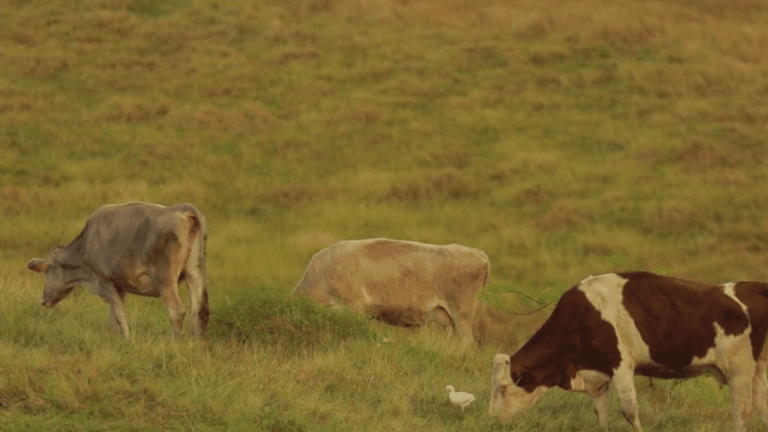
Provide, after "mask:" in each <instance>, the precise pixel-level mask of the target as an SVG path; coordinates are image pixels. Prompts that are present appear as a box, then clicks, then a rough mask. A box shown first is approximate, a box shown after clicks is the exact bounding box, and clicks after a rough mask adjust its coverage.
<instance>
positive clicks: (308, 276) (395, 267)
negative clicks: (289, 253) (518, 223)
mask: <svg viewBox="0 0 768 432" xmlns="http://www.w3.org/2000/svg"><path fill="white" fill-rule="evenodd" d="M489 272H490V262H489V260H488V256H487V255H486V254H485V253H484V252H483V251H481V250H479V249H475V248H470V247H466V246H461V245H456V244H451V245H445V246H438V245H432V244H426V243H417V242H411V241H400V240H390V239H383V238H378V239H368V240H347V241H341V242H339V243H336V244H333V245H331V246H329V247H327V248H325V249H323V250H321V251H320V252H318V253H317V254H315V256H313V257H312V259H311V260H310V262H309V265H308V266H307V269H306V271H305V272H304V277H302V279H301V281H300V282H299V284H298V285H296V287H295V288H294V289H293V291H292V292H291V294H292V295H301V296H306V297H308V298H310V299H312V300H314V301H315V302H317V303H319V304H325V305H333V306H345V307H348V308H351V309H352V310H355V311H357V312H360V313H364V314H367V315H370V316H372V317H375V318H377V319H380V320H382V321H384V322H387V323H389V324H394V325H403V326H417V325H421V324H423V323H425V322H428V321H433V320H434V321H437V322H440V323H441V324H443V325H446V326H448V328H449V329H450V328H455V330H456V332H457V334H458V336H459V337H460V338H461V340H462V342H463V343H464V344H465V345H467V344H469V343H470V342H472V340H473V336H472V326H473V315H474V313H475V309H476V303H477V302H479V301H480V300H479V299H478V294H479V293H480V292H481V291H482V289H483V287H484V286H485V284H486V281H487V280H488V273H489Z"/></svg>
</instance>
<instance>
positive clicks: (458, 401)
mask: <svg viewBox="0 0 768 432" xmlns="http://www.w3.org/2000/svg"><path fill="white" fill-rule="evenodd" d="M445 389H446V390H448V399H450V400H451V403H452V404H454V405H457V406H460V407H461V412H464V407H467V406H469V404H471V403H472V402H474V401H475V396H474V395H472V394H469V393H465V392H457V391H456V389H455V388H453V386H452V385H449V386H448V387H446V388H445Z"/></svg>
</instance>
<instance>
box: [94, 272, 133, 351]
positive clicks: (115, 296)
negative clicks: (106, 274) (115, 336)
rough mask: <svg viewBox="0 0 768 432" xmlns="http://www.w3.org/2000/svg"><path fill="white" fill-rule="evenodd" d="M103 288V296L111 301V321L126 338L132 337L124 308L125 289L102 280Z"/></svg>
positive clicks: (113, 326)
mask: <svg viewBox="0 0 768 432" xmlns="http://www.w3.org/2000/svg"><path fill="white" fill-rule="evenodd" d="M101 290H102V293H103V295H102V297H103V298H104V300H106V301H107V302H108V303H109V323H110V324H112V328H114V329H115V330H117V331H119V332H121V333H122V334H123V336H125V337H126V338H129V337H131V331H130V330H128V320H127V319H126V318H125V309H124V308H123V300H124V299H125V291H123V290H119V289H117V287H115V285H114V284H113V283H111V282H107V281H102V282H101Z"/></svg>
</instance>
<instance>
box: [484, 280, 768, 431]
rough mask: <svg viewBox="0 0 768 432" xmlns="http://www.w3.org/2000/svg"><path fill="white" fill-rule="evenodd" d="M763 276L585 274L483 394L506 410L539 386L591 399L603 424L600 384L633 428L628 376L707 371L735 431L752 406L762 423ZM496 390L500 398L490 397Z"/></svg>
mask: <svg viewBox="0 0 768 432" xmlns="http://www.w3.org/2000/svg"><path fill="white" fill-rule="evenodd" d="M767 334H768V284H765V283H759V282H734V283H727V284H724V285H719V286H716V285H706V284H703V283H699V282H693V281H687V280H682V279H675V278H671V277H666V276H659V275H655V274H652V273H646V272H635V273H619V274H615V273H610V274H604V275H600V276H595V277H589V278H587V279H585V280H583V281H582V282H581V283H580V284H578V285H576V286H575V287H573V288H571V289H570V290H568V291H566V292H565V294H563V296H562V297H561V298H560V301H559V302H558V303H557V306H556V307H555V310H554V311H553V312H552V315H551V316H550V317H549V319H548V320H547V321H546V322H545V323H544V325H543V326H542V327H541V328H540V329H539V331H538V332H536V333H535V334H534V335H533V337H532V338H531V339H530V340H529V341H528V342H527V343H526V344H525V345H524V346H523V347H522V348H520V350H519V351H517V352H516V353H515V354H514V355H512V357H511V359H510V375H509V379H508V380H505V379H503V377H500V378H499V382H500V384H499V385H498V386H497V388H495V389H494V394H493V395H492V398H491V407H490V411H491V412H496V411H498V410H500V409H501V410H502V418H508V417H510V416H512V415H514V414H516V413H518V412H519V411H521V410H523V409H525V408H526V407H528V406H530V405H531V404H532V403H533V402H535V401H536V399H538V398H539V397H540V396H541V395H542V394H543V393H544V392H545V391H546V390H547V389H549V388H552V387H560V388H562V389H565V390H571V391H576V392H584V393H586V394H588V395H589V396H590V397H592V401H593V403H594V406H595V411H596V412H597V415H598V419H599V422H600V425H601V426H603V427H606V424H607V417H608V394H609V387H610V386H611V385H614V386H615V387H616V390H617V393H618V395H619V399H620V404H621V411H622V414H623V415H624V417H625V418H626V419H627V420H628V421H629V422H630V423H631V424H632V426H633V427H634V429H635V430H636V431H639V430H641V426H640V418H639V415H638V404H637V397H636V393H635V387H634V380H633V376H634V375H644V376H648V377H657V378H689V377H694V376H698V375H700V374H705V373H706V374H709V375H712V376H713V377H714V378H715V379H716V380H718V381H719V382H720V383H722V384H728V386H729V388H730V392H731V399H732V401H733V406H732V416H733V420H734V423H735V430H736V431H746V422H747V420H748V419H749V416H750V413H751V410H752V407H753V406H754V407H755V408H756V409H757V411H758V413H759V414H760V418H761V420H762V421H763V423H764V424H765V425H766V426H768V381H766V375H765V371H766V362H768V344H766V343H765V342H766V335H767ZM496 393H498V394H501V397H494V396H495V395H496Z"/></svg>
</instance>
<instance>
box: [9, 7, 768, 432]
mask: <svg viewBox="0 0 768 432" xmlns="http://www.w3.org/2000/svg"><path fill="white" fill-rule="evenodd" d="M766 29H768V8H767V7H766V4H765V2H762V1H744V2H736V3H733V2H731V3H724V2H716V1H708V2H692V3H679V2H667V1H618V0H615V1H613V0H612V1H601V2H591V1H589V2H577V3H572V2H544V3H537V2H516V3H514V4H504V3H499V2H492V1H490V0H478V1H473V2H466V1H438V0H426V1H420V2H417V1H388V0H387V1H363V0H318V1H311V2H306V1H298V0H296V1H277V0H275V1H271V0H250V1H238V2H224V3H222V2H215V1H211V0H192V1H188V2H181V1H175V0H166V1H143V0H142V1H139V0H133V1H130V2H123V1H111V0H109V1H107V0H104V1H75V2H72V1H64V0H54V1H48V2H26V1H16V0H9V1H5V2H2V4H0V221H2V223H1V224H0V289H2V292H3V294H4V297H3V299H4V300H3V302H1V303H2V305H0V372H2V373H0V377H2V378H0V428H1V429H3V430H57V429H58V430H160V429H187V430H254V429H257V430H353V431H354V430H366V429H372V428H376V429H394V430H401V429H407V430H410V429H419V430H427V431H429V430H440V431H443V430H459V429H462V430H463V429H476V430H515V431H528V430H530V431H533V430H545V431H546V430H561V429H571V430H593V429H594V428H595V427H596V419H595V418H594V416H593V414H592V409H591V407H590V405H589V401H588V400H587V398H585V397H583V396H580V395H572V394H566V393H564V392H559V391H557V390H553V391H550V392H549V393H547V394H546V395H545V396H544V398H543V399H542V400H541V401H540V402H538V403H537V404H536V405H535V406H534V407H533V409H532V410H530V411H529V412H528V413H526V414H525V415H523V416H521V417H520V418H519V419H516V420H513V421H512V422H510V423H508V424H505V425H503V424H501V423H499V422H498V421H497V420H496V419H493V418H489V417H487V416H486V415H485V412H486V411H487V406H488V397H489V395H488V392H489V389H488V388H487V387H488V383H489V381H490V379H489V375H490V361H491V359H492V357H493V354H495V352H496V351H497V350H503V351H505V352H510V351H512V350H514V349H515V347H504V348H497V347H481V348H472V349H470V350H468V351H466V352H461V350H460V347H459V346H457V344H456V343H455V341H445V340H444V337H443V335H442V334H441V333H440V331H439V330H436V329H426V330H425V331H408V330H406V329H393V328H389V327H384V326H380V325H378V324H377V323H367V322H360V321H359V320H354V319H353V318H351V317H346V318H345V317H344V315H343V314H342V315H338V314H331V313H330V312H327V311H323V310H317V309H315V308H312V307H311V306H310V305H306V304H304V305H299V304H298V303H291V302H285V301H284V300H282V295H284V294H286V293H288V292H289V291H290V290H291V289H292V288H293V286H294V285H295V284H296V283H297V282H298V281H299V280H300V278H301V276H302V272H303V270H304V268H305V267H306V265H307V263H308V262H309V259H310V258H311V257H312V255H313V254H314V253H316V252H317V251H318V250H320V249H321V248H323V247H325V246H327V245H329V244H332V243H334V242H336V241H339V240H343V239H352V238H368V237H392V238H400V239H407V240H415V241H423V242H430V243H460V244H465V245H468V246H473V247H478V248H480V249H483V250H484V251H485V252H486V253H487V254H488V255H489V257H490V259H491V278H490V285H489V287H488V292H487V293H486V294H487V295H486V297H487V298H488V299H489V301H491V302H492V303H494V304H495V305H497V306H499V307H501V308H503V309H505V310H507V311H509V312H515V311H519V310H530V308H531V307H532V306H533V305H532V304H531V303H530V302H525V301H522V300H519V299H518V298H517V297H516V296H513V295H511V294H502V293H504V292H506V291H510V290H515V291H520V292H523V293H525V294H527V295H530V296H532V297H535V298H540V299H543V300H546V301H555V300H556V299H557V298H558V297H559V295H560V294H561V293H562V292H563V291H564V290H565V289H567V288H568V287H570V286H572V285H573V284H575V283H576V282H578V281H579V280H581V279H583V278H584V277H586V276H588V275H590V274H599V273H604V272H609V271H617V270H632V269H643V270H651V271H657V272H662V273H665V274H669V275H674V276H679V277H687V278H693V279H699V280H703V281H708V282H725V281H731V280H745V279H749V280H768V276H766V268H768V253H766V252H767V251H768V218H766V217H765V213H766V209H768V194H766V193H765V185H766V182H767V181H768V162H767V161H768V142H767V141H766V137H768V126H766V125H768V106H767V105H766V103H765V100H766V99H768V57H766V55H765V53H766V52H768V30H766ZM131 200H142V201H151V202H158V203H164V204H170V203H174V202H182V201H189V202H193V203H195V204H196V205H197V206H198V207H199V208H200V209H201V210H202V211H203V212H204V213H205V214H206V216H207V217H208V220H209V230H210V232H209V241H208V275H209V288H210V295H211V308H212V322H211V331H210V332H209V334H208V335H207V336H206V337H205V338H204V339H203V340H202V341H193V340H190V339H187V338H182V340H181V341H179V342H178V343H175V344H174V343H171V342H170V336H169V334H170V331H169V328H168V327H169V325H168V323H167V318H166V311H165V309H164V307H163V306H162V304H161V303H160V302H159V301H157V300H154V299H144V298H136V297H129V298H128V301H127V311H126V313H127V314H128V319H129V325H130V326H131V330H132V335H133V338H132V339H131V340H130V341H128V342H126V341H123V340H121V339H120V338H119V336H118V335H116V334H114V333H113V332H111V331H109V330H108V325H107V306H106V305H105V304H104V303H103V302H102V301H101V300H100V299H98V298H97V297H95V296H91V295H89V294H87V293H85V292H82V293H76V294H73V295H72V296H71V297H70V298H68V299H66V300H65V301H64V302H62V303H61V304H60V305H58V306H57V308H56V309H53V310H44V309H43V308H41V307H39V305H38V304H37V299H38V298H39V295H40V294H41V291H42V284H43V281H42V278H41V277H40V276H39V275H35V274H32V273H30V272H28V271H27V270H26V268H25V267H24V263H25V262H26V261H27V260H29V259H30V258H32V257H36V256H38V257H39V256H43V255H44V254H45V253H46V251H47V250H49V249H50V247H51V246H53V245H54V244H66V243H67V242H69V241H70V240H71V239H72V238H74V236H75V235H77V233H78V232H79V230H80V229H81V228H82V226H83V224H84V222H85V219H86V218H87V216H88V215H89V214H90V213H91V212H92V211H93V210H95V209H96V208H97V207H98V206H100V205H102V204H105V203H117V202H125V201H131ZM249 309H252V310H253V313H249ZM326 314H328V315H326ZM545 316H546V315H545V313H543V314H542V315H541V316H540V317H538V318H530V319H528V320H527V321H526V320H522V319H521V320H520V322H517V321H516V322H514V323H511V324H510V325H511V326H514V327H515V328H516V329H517V330H519V333H520V335H519V337H518V338H517V340H525V338H527V337H528V336H529V335H530V333H531V331H532V328H533V327H532V324H531V322H532V321H536V320H537V319H541V320H543V318H544V317H545ZM302 317H309V318H307V320H308V321H303V320H304V318H302ZM348 319H349V320H351V321H347V320H348ZM282 324H285V325H282ZM235 325H240V326H243V328H244V329H253V330H242V331H241V333H242V334H246V333H247V334H249V335H250V336H251V337H253V339H251V340H248V341H246V342H244V343H242V342H239V341H238V338H237V337H233V336H232V331H233V330H232V329H233V327H232V326H235ZM228 326H229V327H228ZM265 328H266V329H271V331H273V333H274V335H275V337H274V338H273V339H269V338H268V337H266V336H265V337H264V338H260V337H257V336H258V335H259V334H260V333H259V332H260V331H261V329H265ZM255 329H259V330H255ZM318 329H323V330H322V331H319V330H318ZM333 329H336V330H333ZM342 330H344V331H342ZM348 330H349V331H350V332H348V333H345V332H346V331H348ZM283 331H285V333H283ZM385 338H387V339H392V342H390V343H383V342H382V341H383V340H384V339H385ZM283 339H284V342H283V343H282V345H281V344H280V343H276V342H275V341H279V340H283ZM286 341H287V342H286ZM302 344H304V345H302ZM447 384H453V385H454V386H456V388H457V389H461V390H465V391H470V392H472V393H474V394H475V395H476V396H478V401H477V402H476V404H475V405H474V406H472V407H471V408H470V409H469V410H468V411H467V412H466V413H464V414H461V413H460V412H458V411H457V410H455V409H453V408H454V407H452V406H450V405H448V403H447V397H446V395H445V394H444V393H443V391H442V388H443V387H445V385H447ZM672 385H673V383H671V382H666V383H665V382H659V381H656V382H654V386H653V388H648V387H647V381H645V380H641V379H639V380H638V389H639V393H640V404H641V418H642V421H643V422H644V424H645V426H646V428H647V429H648V430H671V431H675V430H686V431H688V430H698V431H714V430H721V429H722V428H727V427H730V424H729V423H730V420H729V414H728V408H729V399H728V395H727V390H726V389H719V388H717V386H716V385H714V383H713V382H710V381H707V380H706V379H697V380H692V381H689V382H685V383H683V384H680V385H677V386H675V387H674V388H673V387H672ZM668 398H669V400H667V399H668ZM614 403H615V401H614ZM614 411H615V410H614ZM755 421H756V420H755ZM611 423H612V425H613V426H614V430H628V429H629V428H628V425H626V424H625V422H624V421H623V420H621V419H620V418H618V416H615V417H613V418H612V419H611Z"/></svg>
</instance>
